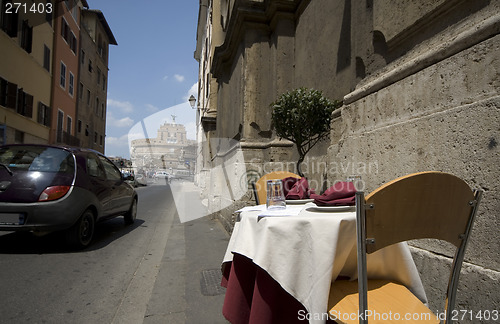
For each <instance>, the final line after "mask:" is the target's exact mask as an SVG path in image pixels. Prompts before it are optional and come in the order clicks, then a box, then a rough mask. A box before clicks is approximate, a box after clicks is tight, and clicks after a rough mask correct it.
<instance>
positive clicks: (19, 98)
mask: <svg viewBox="0 0 500 324" xmlns="http://www.w3.org/2000/svg"><path fill="white" fill-rule="evenodd" d="M23 108H24V91H23V89H22V88H20V89H17V104H16V111H17V113H18V114H20V115H22V114H23Z"/></svg>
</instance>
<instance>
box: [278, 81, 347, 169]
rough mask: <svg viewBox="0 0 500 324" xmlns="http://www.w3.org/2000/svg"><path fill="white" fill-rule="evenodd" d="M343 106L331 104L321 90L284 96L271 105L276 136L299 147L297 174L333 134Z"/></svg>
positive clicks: (310, 90) (298, 91)
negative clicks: (332, 127) (332, 123)
mask: <svg viewBox="0 0 500 324" xmlns="http://www.w3.org/2000/svg"><path fill="white" fill-rule="evenodd" d="M340 106H342V102H341V101H337V100H334V101H330V100H329V99H328V98H325V97H323V94H322V93H321V91H319V90H314V89H306V88H298V89H295V90H292V91H289V92H285V93H284V94H282V95H281V96H280V97H278V99H277V100H276V101H275V102H273V103H271V108H272V122H273V125H274V129H275V130H276V134H277V135H278V136H279V137H280V138H284V139H287V140H289V141H291V142H293V143H295V145H296V146H297V151H298V153H299V160H298V163H297V171H298V173H299V175H300V176H301V177H303V176H304V174H303V173H302V171H301V168H300V165H301V163H302V162H303V161H304V158H305V156H306V154H307V153H308V152H309V151H310V150H311V149H312V148H313V147H314V145H316V144H317V143H318V142H319V141H321V140H322V139H325V138H326V137H328V135H329V133H330V120H331V116H332V112H333V111H334V110H335V109H337V108H339V107H340Z"/></svg>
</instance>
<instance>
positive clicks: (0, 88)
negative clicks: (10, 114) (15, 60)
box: [0, 78, 9, 107]
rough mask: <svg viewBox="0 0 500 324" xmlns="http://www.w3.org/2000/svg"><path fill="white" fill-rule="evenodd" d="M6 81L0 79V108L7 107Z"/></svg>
mask: <svg viewBox="0 0 500 324" xmlns="http://www.w3.org/2000/svg"><path fill="white" fill-rule="evenodd" d="M8 83H9V82H7V80H5V79H3V78H0V106H4V107H6V106H7V85H8Z"/></svg>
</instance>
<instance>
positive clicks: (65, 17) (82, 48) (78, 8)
mask: <svg viewBox="0 0 500 324" xmlns="http://www.w3.org/2000/svg"><path fill="white" fill-rule="evenodd" d="M25 3H26V4H27V5H26V7H24V6H19V8H17V10H16V5H15V3H14V2H12V1H10V0H2V1H0V5H1V8H2V13H1V16H0V26H1V31H0V49H1V52H0V54H1V60H0V143H2V144H3V143H50V144H66V145H72V146H83V147H88V148H92V149H95V150H97V151H100V152H104V138H105V134H106V131H105V128H106V101H107V80H108V78H107V76H108V49H109V44H112V45H116V40H115V38H114V36H113V34H112V32H111V29H110V28H109V26H108V24H107V22H106V19H105V18H104V15H103V13H102V12H101V11H99V10H90V9H89V8H88V3H87V1H86V0H81V1H80V0H65V1H51V0H47V1H44V2H42V3H37V5H36V6H35V7H32V4H34V3H35V2H34V1H31V0H28V1H25ZM9 8H11V9H10V10H9ZM24 8H27V9H24ZM33 8H35V9H36V10H37V12H33V11H32V10H34V9H33ZM28 9H31V11H30V10H28ZM25 10H26V11H27V12H25Z"/></svg>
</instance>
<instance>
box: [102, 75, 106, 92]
mask: <svg viewBox="0 0 500 324" xmlns="http://www.w3.org/2000/svg"><path fill="white" fill-rule="evenodd" d="M102 90H103V91H106V77H105V76H104V75H103V76H102Z"/></svg>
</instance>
